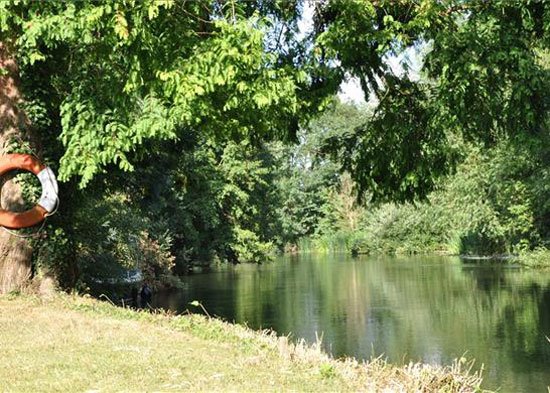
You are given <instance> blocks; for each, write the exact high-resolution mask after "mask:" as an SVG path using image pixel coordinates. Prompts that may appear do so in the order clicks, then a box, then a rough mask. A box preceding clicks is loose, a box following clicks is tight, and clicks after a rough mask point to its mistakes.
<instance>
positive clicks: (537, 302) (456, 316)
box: [193, 256, 550, 391]
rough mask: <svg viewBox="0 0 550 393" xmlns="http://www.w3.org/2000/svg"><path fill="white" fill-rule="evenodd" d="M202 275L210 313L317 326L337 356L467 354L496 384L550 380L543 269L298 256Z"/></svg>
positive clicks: (447, 357)
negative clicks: (535, 270)
mask: <svg viewBox="0 0 550 393" xmlns="http://www.w3.org/2000/svg"><path fill="white" fill-rule="evenodd" d="M335 258H336V260H335ZM196 278H198V277H195V278H194V280H195V279H196ZM199 281H200V283H199V282H197V281H195V284H197V286H196V287H195V291H196V293H195V294H194V295H193V296H195V298H197V299H202V300H201V301H204V303H205V304H206V305H207V308H208V310H209V311H213V312H215V313H217V314H219V315H225V316H227V317H228V318H229V319H235V320H237V321H240V322H245V321H246V322H248V324H249V325H250V326H251V327H255V328H257V327H260V326H261V327H268V326H271V327H274V328H275V329H276V330H277V331H278V332H279V333H283V334H284V333H288V332H292V333H293V335H294V336H295V337H305V338H306V339H308V340H314V339H315V332H316V331H317V332H318V333H321V332H322V333H323V336H324V343H325V345H326V347H327V349H329V350H331V351H332V352H333V353H334V354H335V355H342V354H347V355H352V356H357V357H363V358H369V357H370V356H371V354H372V353H373V350H374V353H375V354H381V353H385V354H386V355H387V356H388V357H389V358H390V359H391V360H392V361H395V362H399V361H401V360H405V361H407V360H408V359H411V360H419V359H422V360H424V361H429V362H430V361H433V362H439V363H448V362H450V361H451V360H452V359H453V358H455V357H460V356H462V355H463V354H464V353H465V352H467V356H468V357H473V358H476V360H477V362H478V364H481V363H484V364H485V365H486V369H487V373H486V376H487V377H488V378H489V383H490V384H492V385H493V386H492V387H495V386H494V385H499V384H504V385H506V386H507V389H508V390H510V389H511V390H512V391H513V389H514V387H517V389H516V390H522V389H521V388H520V387H521V386H526V385H525V384H526V383H527V384H529V383H531V382H532V381H531V380H540V381H544V380H545V378H546V379H547V380H548V379H550V372H549V371H547V370H549V369H550V368H549V367H548V366H549V365H550V343H548V342H547V341H546V339H545V338H544V334H550V274H547V273H544V272H530V271H525V270H518V269H510V268H505V267H502V266H501V267H494V266H493V267H491V266H487V265H481V264H480V265H478V264H463V263H461V262H460V261H459V260H458V259H450V258H446V259H441V258H440V259H438V258H403V259H397V258H392V259H385V260H384V259H383V260H376V259H374V258H365V259H351V258H344V257H339V258H338V257H329V256H327V257H319V256H316V257H313V256H302V257H299V258H298V259H294V260H291V261H286V262H281V263H275V264H274V265H264V266H259V267H255V266H241V267H239V268H238V269H236V270H233V269H230V271H229V272H226V273H223V274H213V275H205V276H204V277H201V278H200V279H199ZM209 297H210V300H211V301H210V300H208V298H209ZM209 304H210V305H209ZM209 307H210V308H209ZM220 311H222V312H220ZM404 355H407V356H406V357H404ZM537 370H538V371H537ZM511 371H513V374H510V372H511ZM537 372H539V374H537ZM540 383H543V382H540ZM544 383H547V382H544ZM527 386H528V385H527ZM541 386H542V388H544V386H545V385H541ZM487 387H491V385H487Z"/></svg>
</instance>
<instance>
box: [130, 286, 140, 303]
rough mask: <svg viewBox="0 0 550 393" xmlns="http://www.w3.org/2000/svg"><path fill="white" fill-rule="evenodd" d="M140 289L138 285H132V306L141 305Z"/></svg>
mask: <svg viewBox="0 0 550 393" xmlns="http://www.w3.org/2000/svg"><path fill="white" fill-rule="evenodd" d="M138 293H139V291H138V289H137V287H136V286H132V291H131V292H130V299H131V300H132V307H139V305H138Z"/></svg>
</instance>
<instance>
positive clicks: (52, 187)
mask: <svg viewBox="0 0 550 393" xmlns="http://www.w3.org/2000/svg"><path fill="white" fill-rule="evenodd" d="M21 169H22V170H26V171H29V172H32V173H34V174H35V175H36V176H38V179H39V180H40V184H41V185H42V195H41V197H40V201H39V202H38V204H37V205H36V206H35V207H33V208H32V209H30V210H27V211H24V212H21V213H15V212H10V211H8V210H5V209H2V208H0V226H3V227H6V228H10V229H20V228H27V227H32V226H34V225H36V224H39V223H40V222H42V221H43V220H44V219H45V218H46V217H47V216H48V214H49V213H51V212H52V211H53V210H54V209H55V208H56V206H57V202H58V199H57V192H58V187H57V180H56V178H55V175H54V173H53V171H52V170H51V169H50V168H49V167H47V166H45V165H44V164H42V163H41V162H40V161H38V160H37V159H36V158H35V157H33V156H31V155H29V154H7V155H5V156H3V157H2V158H0V176H4V175H5V174H6V173H8V172H11V171H15V170H21Z"/></svg>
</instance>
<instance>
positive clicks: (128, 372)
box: [0, 295, 481, 392]
mask: <svg viewBox="0 0 550 393" xmlns="http://www.w3.org/2000/svg"><path fill="white" fill-rule="evenodd" d="M0 348H1V349H2V361H3V364H4V366H3V367H0V390H2V391H9V392H20V391H21V392H36V391H71V392H79V391H82V392H83V391H88V392H91V391H94V392H110V391H182V390H189V391H228V390H231V391H260V390H261V391H265V390H274V391H282V390H285V391H286V390H299V391H372V392H375V391H376V392H378V391H384V392H432V391H434V392H435V391H437V392H474V391H479V389H478V386H479V383H480V381H481V378H479V376H477V375H472V374H470V375H468V372H467V371H468V370H467V369H469V366H468V365H467V364H465V363H464V362H460V361H457V362H455V364H454V365H452V366H449V367H439V366H430V365H423V364H409V365H407V366H404V367H395V366H392V365H389V364H387V363H386V362H384V361H383V360H381V359H376V360H374V361H371V362H368V363H359V362H357V361H355V360H352V359H346V360H334V359H331V358H330V357H329V356H327V355H326V354H325V353H323V352H322V351H321V350H320V349H319V347H318V346H308V345H304V344H298V345H293V344H291V343H288V340H287V339H286V338H284V337H283V338H280V337H276V336H275V335H273V334H271V333H267V332H255V331H252V330H250V329H248V328H245V327H243V326H239V325H232V324H229V323H225V322H222V321H220V320H217V319H208V318H205V317H203V316H199V315H184V316H169V315H160V314H157V315H152V314H149V313H145V312H136V311H131V310H128V309H122V308H117V307H114V306H111V305H110V304H107V303H104V302H98V301H95V300H92V299H89V298H82V297H69V296H66V295H55V296H54V297H52V298H49V299H48V300H45V299H41V298H36V297H30V296H17V297H0Z"/></svg>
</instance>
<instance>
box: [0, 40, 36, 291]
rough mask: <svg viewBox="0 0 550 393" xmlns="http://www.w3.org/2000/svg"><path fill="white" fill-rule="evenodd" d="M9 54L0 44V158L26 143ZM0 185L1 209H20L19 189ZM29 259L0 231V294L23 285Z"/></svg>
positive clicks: (21, 244)
mask: <svg viewBox="0 0 550 393" xmlns="http://www.w3.org/2000/svg"><path fill="white" fill-rule="evenodd" d="M13 54H14V51H13V48H12V47H11V46H10V45H9V44H8V43H6V42H0V157H1V156H3V155H4V154H6V153H8V152H9V150H8V149H9V145H10V143H13V142H14V141H20V140H27V141H29V140H30V122H29V119H28V118H27V116H26V115H25V113H24V111H22V110H21V109H20V106H21V102H22V95H21V90H20V85H19V70H18V67H17V63H16V62H15V56H14V55H13ZM0 184H1V185H2V188H1V191H0V192H1V194H0V204H1V205H2V208H4V209H7V210H12V211H17V210H20V209H21V208H22V206H23V198H22V194H21V189H20V187H19V186H18V185H17V184H16V183H15V182H13V181H10V180H6V181H2V183H0ZM31 257H32V248H31V246H30V243H29V239H25V238H20V237H17V236H13V235H11V234H10V233H8V232H6V231H5V230H2V229H1V228H0V293H7V292H10V291H14V290H20V289H22V288H23V287H24V286H25V285H26V283H27V282H28V280H29V278H30V277H31V272H32V269H31Z"/></svg>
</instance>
